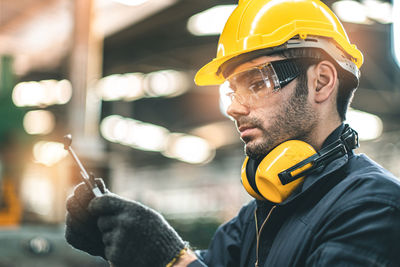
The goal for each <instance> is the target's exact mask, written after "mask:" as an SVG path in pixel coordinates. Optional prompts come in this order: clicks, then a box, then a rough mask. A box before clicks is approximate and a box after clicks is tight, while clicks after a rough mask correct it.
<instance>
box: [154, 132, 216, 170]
mask: <svg viewBox="0 0 400 267" xmlns="http://www.w3.org/2000/svg"><path fill="white" fill-rule="evenodd" d="M162 154H163V155H165V156H166V157H169V158H175V159H178V160H181V161H184V162H187V163H192V164H203V163H207V162H209V161H210V160H212V159H213V157H214V155H215V150H214V149H213V148H212V147H211V146H210V145H209V144H208V142H207V141H206V140H204V139H203V138H200V137H197V136H192V135H186V134H181V133H174V134H171V135H170V137H169V139H168V145H167V149H166V150H165V151H163V152H162Z"/></svg>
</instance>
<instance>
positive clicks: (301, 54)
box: [274, 48, 358, 122]
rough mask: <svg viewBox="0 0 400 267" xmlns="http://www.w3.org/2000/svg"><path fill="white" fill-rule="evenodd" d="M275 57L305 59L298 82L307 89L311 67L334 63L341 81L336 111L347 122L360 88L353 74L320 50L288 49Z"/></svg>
mask: <svg viewBox="0 0 400 267" xmlns="http://www.w3.org/2000/svg"><path fill="white" fill-rule="evenodd" d="M274 55H278V56H282V57H283V58H305V60H301V61H300V62H301V64H299V65H300V66H299V69H300V75H299V77H298V78H299V79H298V81H299V82H300V83H304V84H303V85H304V86H305V88H307V70H308V68H309V67H311V66H312V65H314V64H313V63H316V62H320V61H322V60H329V61H330V62H332V63H333V64H334V65H335V67H336V70H337V73H338V81H339V86H338V93H337V97H336V110H337V112H338V114H339V117H340V120H341V121H342V122H343V121H344V120H346V113H347V109H348V107H349V106H350V103H351V100H352V99H353V96H354V91H355V90H356V89H357V86H358V80H357V79H356V78H355V77H354V76H353V75H352V74H350V73H349V72H348V71H346V70H344V69H343V68H342V67H340V66H339V64H337V62H336V61H335V60H334V59H332V57H330V56H329V55H328V54H327V53H326V52H325V51H323V50H322V49H319V48H296V49H287V50H283V51H280V52H278V53H275V54H274ZM306 58H313V59H317V61H314V62H313V61H308V60H306ZM299 87H303V86H299ZM299 90H300V88H299ZM298 93H301V92H298ZM307 93H308V92H307Z"/></svg>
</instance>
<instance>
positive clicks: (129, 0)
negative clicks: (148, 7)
mask: <svg viewBox="0 0 400 267" xmlns="http://www.w3.org/2000/svg"><path fill="white" fill-rule="evenodd" d="M113 1H114V2H117V3H120V4H123V5H127V6H138V5H141V4H144V3H146V2H147V1H148V0H113Z"/></svg>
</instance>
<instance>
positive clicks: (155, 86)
mask: <svg viewBox="0 0 400 267" xmlns="http://www.w3.org/2000/svg"><path fill="white" fill-rule="evenodd" d="M189 85H190V83H189V80H188V78H187V75H186V74H185V73H183V72H180V71H176V70H161V71H155V72H151V73H149V74H147V75H146V89H145V90H146V93H147V95H148V96H150V97H174V96H178V95H181V94H183V93H184V92H186V91H187V89H188V88H189Z"/></svg>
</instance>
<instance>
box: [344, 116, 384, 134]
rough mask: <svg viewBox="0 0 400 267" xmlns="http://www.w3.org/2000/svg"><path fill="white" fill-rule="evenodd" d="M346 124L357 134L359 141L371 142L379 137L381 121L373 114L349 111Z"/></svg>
mask: <svg viewBox="0 0 400 267" xmlns="http://www.w3.org/2000/svg"><path fill="white" fill-rule="evenodd" d="M346 117H347V119H346V122H347V123H348V124H349V125H350V126H351V127H352V128H353V129H354V130H356V131H357V132H358V138H359V139H360V141H368V140H373V139H376V138H378V137H379V136H381V134H382V130H383V124H382V120H381V119H380V118H379V117H378V116H376V115H373V114H370V113H367V112H363V111H360V110H355V109H349V111H348V112H347V115H346Z"/></svg>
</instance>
